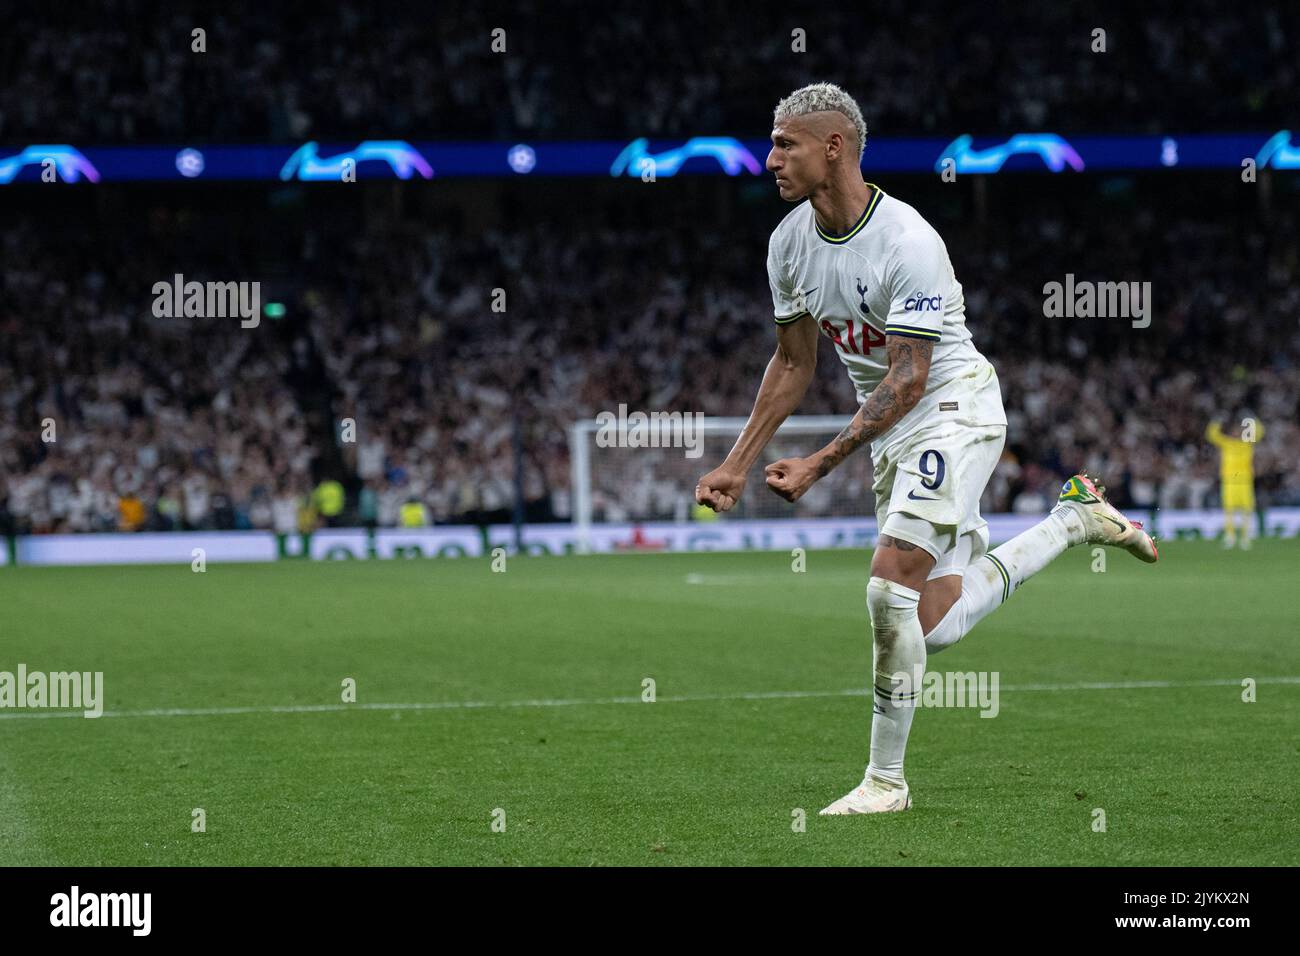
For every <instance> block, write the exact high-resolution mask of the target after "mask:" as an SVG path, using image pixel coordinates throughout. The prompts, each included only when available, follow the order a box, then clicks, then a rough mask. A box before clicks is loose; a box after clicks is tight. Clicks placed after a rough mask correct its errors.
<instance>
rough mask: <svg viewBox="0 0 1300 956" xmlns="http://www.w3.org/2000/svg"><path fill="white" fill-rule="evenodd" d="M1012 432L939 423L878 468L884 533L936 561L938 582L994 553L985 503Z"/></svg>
mask: <svg viewBox="0 0 1300 956" xmlns="http://www.w3.org/2000/svg"><path fill="white" fill-rule="evenodd" d="M1006 437H1007V429H1006V426H1005V425H980V426H972V425H963V424H958V423H956V422H935V423H934V424H933V425H927V426H925V427H922V428H920V429H918V430H917V431H916V432H915V433H914V434H912V435H910V436H908V437H907V439H906V440H904V441H903V442H900V443H899V444H897V445H895V446H893V447H890V448H885V449H882V450H881V451H880V453H879V455H878V456H877V457H876V458H874V459H873V460H872V464H873V466H874V468H875V480H874V482H873V484H872V490H873V491H874V492H875V495H876V527H877V528H879V529H880V534H888V535H890V536H891V537H895V538H900V539H902V540H903V541H909V542H911V543H912V544H915V545H917V546H918V547H921V548H924V549H925V550H926V551H928V552H929V553H930V554H931V555H932V556H933V557H934V561H935V564H934V568H933V570H931V571H930V575H929V577H930V578H938V577H943V576H945V575H949V574H961V573H962V571H963V570H965V568H966V565H968V564H969V563H970V562H971V561H973V560H976V559H978V558H979V556H980V555H982V554H983V553H984V552H985V551H987V550H988V546H989V535H988V522H987V521H985V520H984V518H983V517H982V516H981V515H980V497H981V496H982V495H983V494H984V488H985V487H986V486H987V485H988V483H989V479H990V478H991V477H992V476H993V469H994V468H996V467H997V464H998V459H999V458H1001V457H1002V446H1003V444H1004V443H1005V442H1006Z"/></svg>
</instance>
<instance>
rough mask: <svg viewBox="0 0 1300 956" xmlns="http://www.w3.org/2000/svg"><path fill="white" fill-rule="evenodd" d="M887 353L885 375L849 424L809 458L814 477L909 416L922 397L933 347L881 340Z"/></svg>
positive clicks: (900, 338)
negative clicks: (814, 467) (815, 466)
mask: <svg viewBox="0 0 1300 956" xmlns="http://www.w3.org/2000/svg"><path fill="white" fill-rule="evenodd" d="M885 348H886V349H887V350H888V353H889V371H888V372H886V373H885V377H884V379H883V380H882V381H881V383H880V384H879V385H877V386H876V388H875V391H873V392H872V393H871V394H870V395H868V396H867V400H866V401H865V402H863V403H862V407H861V408H859V409H858V413H857V414H856V415H854V416H853V421H851V422H849V424H848V425H847V426H845V428H844V431H842V432H840V433H839V435H837V436H836V438H835V440H834V441H833V442H831V443H830V444H829V445H827V446H826V447H825V448H823V449H822V450H821V451H819V452H818V453H817V454H816V455H814V456H813V458H814V459H815V460H816V461H817V477H818V478H824V477H826V475H827V474H829V473H830V471H831V469H832V468H834V467H835V466H836V465H838V464H839V463H840V462H842V461H843V460H844V459H845V458H847V457H849V455H851V454H853V453H854V452H855V451H857V450H858V449H859V448H861V447H862V446H863V445H865V444H867V443H868V442H871V441H874V440H875V439H876V438H877V437H878V436H880V435H883V434H884V433H885V432H887V431H888V430H889V429H890V428H892V427H893V426H894V424H895V423H896V422H897V421H898V420H899V419H900V418H902V417H903V416H904V415H906V414H907V413H908V412H910V411H911V410H912V409H913V407H915V405H916V403H917V402H919V401H920V400H921V396H922V395H924V394H925V380H926V379H927V378H928V377H929V375H930V357H931V356H932V355H933V354H934V343H933V342H927V341H926V340H925V339H912V338H904V337H903V336H900V335H887V336H885Z"/></svg>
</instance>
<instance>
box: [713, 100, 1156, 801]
mask: <svg viewBox="0 0 1300 956" xmlns="http://www.w3.org/2000/svg"><path fill="white" fill-rule="evenodd" d="M866 133H867V130H866V124H865V123H864V122H863V120H862V113H861V111H860V110H859V109H858V105H857V103H855V102H854V100H853V98H852V97H850V96H849V95H848V94H847V93H845V92H844V91H843V90H842V89H840V88H839V87H837V86H834V85H832V84H829V83H815V84H812V85H811V86H807V87H804V88H803V89H800V90H796V91H795V92H794V93H792V94H791V95H790V96H788V97H786V98H785V99H784V100H782V101H781V102H780V103H779V104H778V105H777V107H776V114H775V120H774V123H773V129H772V150H771V152H770V153H769V154H768V157H767V168H768V170H769V171H770V172H772V173H773V174H774V175H775V176H776V185H777V189H778V190H779V192H780V194H781V198H782V199H784V200H786V201H787V202H794V203H800V205H798V206H796V207H795V209H794V210H793V211H792V212H790V213H789V214H788V215H787V216H786V217H785V219H784V220H783V221H782V222H781V224H780V225H779V226H777V228H776V230H775V231H774V232H773V233H772V238H771V240H770V242H769V245H768V256H767V272H768V279H769V282H770V285H771V290H772V301H773V304H774V309H775V318H776V334H777V344H776V354H775V355H774V356H773V357H772V360H771V361H770V362H769V363H768V366H767V371H766V373H765V374H764V376H763V381H762V384H761V385H760V387H759V390H758V397H757V398H756V400H755V402H754V409H753V412H752V413H751V414H750V416H749V421H748V423H747V424H746V426H745V428H744V430H743V431H742V432H741V434H740V437H739V438H738V439H737V440H736V443H735V446H734V447H733V448H732V449H731V452H730V453H729V454H728V455H727V458H726V460H725V461H723V463H722V464H721V465H719V466H718V467H717V468H716V469H714V470H713V471H711V472H709V473H708V474H706V475H704V476H703V477H702V478H701V479H700V481H699V484H698V485H697V486H696V489H695V497H696V500H697V501H698V502H700V503H701V504H705V505H708V506H709V507H711V508H713V509H714V510H715V511H727V510H728V509H730V508H732V507H733V506H734V505H735V503H736V500H737V499H738V498H739V497H740V495H741V492H742V491H743V489H744V487H745V482H746V476H747V474H748V472H749V470H750V468H751V467H752V465H753V464H754V462H755V461H756V460H757V458H758V456H759V454H760V453H761V452H762V451H763V449H764V447H766V445H767V443H768V441H769V440H770V439H771V438H772V435H773V434H774V433H775V432H776V430H777V428H778V427H779V426H780V424H781V423H782V422H783V421H785V419H786V418H787V417H788V416H789V415H790V414H791V413H793V412H794V410H795V409H796V408H797V407H798V405H799V402H800V400H801V399H802V398H803V395H804V392H805V391H806V390H807V387H808V384H809V382H810V381H811V379H812V376H813V369H814V367H815V365H816V361H817V333H818V332H819V331H820V332H821V333H822V334H824V335H825V336H827V337H828V338H829V339H830V340H831V342H832V343H833V344H834V347H835V352H836V354H837V355H838V356H839V359H840V361H841V362H843V364H844V367H845V369H846V370H847V371H848V374H849V378H850V379H851V380H852V382H853V385H854V388H855V390H856V392H857V397H858V402H859V405H860V407H859V408H858V412H857V414H856V415H855V416H854V417H853V421H852V422H850V424H849V425H848V426H847V427H846V428H845V429H844V430H843V431H842V432H841V433H840V434H839V436H838V437H836V438H835V440H834V441H832V442H831V443H830V444H828V445H827V446H826V447H825V448H822V449H821V450H820V451H818V452H816V453H815V454H813V455H811V456H809V457H807V458H783V459H781V460H780V461H776V462H773V463H772V464H770V465H768V466H767V468H766V469H765V475H766V480H767V485H768V487H769V488H771V489H772V490H773V491H774V492H776V493H777V494H778V495H780V496H781V497H782V498H784V499H786V500H787V501H791V502H793V501H798V500H799V498H800V497H801V496H802V495H803V494H804V493H805V492H806V491H807V490H808V489H809V487H811V486H812V484H813V483H814V482H816V481H817V479H819V478H821V477H824V476H825V475H826V474H827V473H829V472H830V471H831V470H832V469H833V468H835V467H836V466H837V465H838V464H839V463H840V462H842V461H843V460H844V459H845V458H846V457H847V456H849V455H850V454H852V453H853V452H854V451H856V450H857V449H858V448H860V447H862V446H863V445H866V444H868V443H870V445H871V458H872V464H873V468H874V473H875V481H874V486H873V490H874V492H875V498H876V519H877V522H878V525H877V526H878V528H879V540H878V542H877V547H876V550H875V553H874V554H873V555H872V559H871V578H870V580H869V581H868V582H867V610H868V612H869V614H870V618H871V628H872V635H873V644H874V672H875V681H874V684H875V693H874V706H873V708H872V720H871V751H870V753H871V756H870V762H869V763H868V764H867V768H866V773H865V774H864V777H863V780H862V783H861V784H860V785H858V786H857V787H855V788H854V789H852V790H851V791H849V793H847V794H846V795H845V796H844V797H842V798H841V799H839V800H836V801H835V802H833V803H831V804H830V805H829V806H828V807H826V808H825V809H824V810H822V811H821V812H822V813H823V814H851V813H880V812H887V811H897V810H906V809H908V808H909V807H910V806H911V805H912V799H911V794H910V792H909V790H908V786H907V782H906V780H905V778H904V776H903V754H904V751H905V749H906V747H907V735H908V731H909V730H910V728H911V724H912V717H913V714H914V713H915V708H914V706H913V703H914V700H915V696H916V694H917V692H919V688H915V689H913V688H911V687H910V686H909V682H908V678H907V677H905V676H902V675H913V674H919V673H923V672H924V667H925V660H926V652H927V649H928V650H929V651H932V652H933V651H939V650H942V649H943V648H945V647H948V646H950V645H952V644H954V643H956V642H957V641H959V640H960V639H961V638H962V637H963V636H964V635H965V634H966V633H968V632H969V631H970V630H971V628H973V627H974V626H975V624H976V623H977V622H978V621H979V620H980V619H981V618H982V617H984V616H985V615H986V614H988V613H989V612H990V611H992V610H993V609H994V608H996V607H998V606H999V605H1001V604H1002V603H1003V602H1005V601H1006V600H1007V598H1009V597H1010V596H1011V593H1012V592H1013V591H1014V590H1015V589H1016V588H1017V587H1019V586H1020V585H1021V584H1022V583H1023V582H1024V581H1025V580H1026V579H1027V578H1029V577H1030V576H1031V575H1033V574H1035V573H1037V572H1038V571H1040V570H1041V569H1042V568H1043V567H1045V566H1046V565H1047V564H1048V562H1050V561H1051V560H1052V559H1053V558H1055V557H1056V556H1057V555H1059V554H1061V553H1062V552H1064V551H1065V549H1066V548H1068V547H1070V546H1072V545H1076V544H1081V543H1083V542H1085V541H1086V542H1090V543H1101V544H1108V545H1116V546H1118V547H1121V548H1124V549H1125V550H1127V551H1129V552H1130V553H1132V554H1134V555H1136V556H1137V557H1139V558H1141V559H1142V560H1143V561H1147V562H1154V561H1155V560H1156V547H1155V544H1154V542H1152V540H1151V538H1150V537H1149V536H1148V535H1147V534H1146V532H1145V531H1143V530H1142V529H1141V526H1140V525H1139V524H1137V523H1136V522H1130V521H1129V520H1128V519H1127V518H1125V517H1124V515H1122V514H1121V513H1120V512H1119V511H1117V510H1116V509H1115V508H1113V507H1111V505H1110V504H1109V503H1108V502H1107V501H1106V499H1105V497H1104V488H1102V487H1100V486H1099V485H1098V484H1096V483H1094V482H1093V480H1092V479H1091V478H1089V477H1088V476H1087V475H1085V474H1078V475H1075V476H1073V477H1072V478H1070V479H1069V480H1068V481H1067V482H1066V483H1065V488H1064V489H1063V490H1062V492H1061V495H1060V501H1059V503H1058V504H1057V505H1056V507H1054V508H1053V509H1052V511H1051V513H1050V514H1049V515H1048V516H1047V517H1045V518H1044V519H1043V520H1042V521H1041V522H1039V523H1038V524H1037V525H1035V526H1034V527H1033V528H1031V529H1030V530H1028V531H1026V532H1025V533H1024V534H1021V535H1019V536H1018V537H1016V538H1014V539H1013V540H1011V541H1009V542H1007V543H1006V544H1004V545H1002V546H1000V547H998V548H997V549H995V550H993V551H991V552H990V551H988V543H989V541H988V531H987V522H986V521H984V519H983V518H981V517H980V512H979V501H980V495H981V494H982V492H983V491H984V486H985V485H986V484H987V483H988V480H989V477H990V476H991V475H992V473H993V468H994V466H995V465H996V464H997V461H998V457H999V455H1000V454H1001V452H1002V446H1003V442H1004V440H1005V437H1006V421H1007V420H1006V416H1005V414H1004V412H1003V409H1002V393H1001V388H1000V386H999V384H998V377H997V374H996V373H995V372H994V370H993V366H992V365H990V364H989V362H988V361H987V360H986V359H985V358H984V356H983V355H981V354H980V353H979V351H978V350H976V348H975V346H974V345H973V344H972V343H971V336H970V332H969V331H967V329H966V322H965V312H964V305H963V300H962V289H961V285H960V284H959V283H958V282H957V279H956V277H955V276H954V274H953V269H952V264H951V262H950V261H949V259H948V251H947V249H946V248H945V246H944V244H943V240H942V239H940V238H939V235H938V233H936V232H935V231H934V229H933V228H931V227H930V225H929V224H928V223H927V222H926V221H925V220H924V219H923V218H921V215H920V214H919V213H918V212H917V211H916V210H915V209H913V208H912V207H911V206H909V205H908V204H907V203H905V202H903V201H901V200H899V199H895V198H894V197H892V196H889V195H886V194H885V192H884V191H883V190H881V189H880V187H878V186H875V185H873V184H870V183H865V182H863V180H862V170H861V164H862V151H863V147H864V145H865V142H866ZM804 199H806V200H808V201H807V202H801V200H804Z"/></svg>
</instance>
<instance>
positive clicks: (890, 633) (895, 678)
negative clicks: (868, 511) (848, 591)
mask: <svg viewBox="0 0 1300 956" xmlns="http://www.w3.org/2000/svg"><path fill="white" fill-rule="evenodd" d="M920 601H921V594H920V592H919V591H913V590H912V589H911V588H907V587H903V585H901V584H898V583H896V582H894V581H887V580H885V579H884V578H878V577H873V578H872V579H871V580H870V581H869V582H868V583H867V610H868V611H869V612H870V613H871V630H872V635H873V638H874V641H873V643H874V658H875V687H874V689H873V691H872V708H871V762H870V763H869V764H867V776H870V777H875V778H876V779H878V780H883V781H887V782H888V783H891V784H894V785H895V786H902V785H903V754H904V752H905V751H906V750H907V735H908V732H909V731H910V730H911V729H912V717H913V715H914V714H915V713H916V706H915V704H916V700H917V697H918V695H919V694H920V691H921V686H920V678H921V675H922V674H923V673H924V672H925V635H923V634H922V633H921V620H920V618H918V617H917V616H916V609H917V605H918V604H920ZM899 675H905V676H903V677H900V676H899Z"/></svg>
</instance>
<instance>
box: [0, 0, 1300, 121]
mask: <svg viewBox="0 0 1300 956" xmlns="http://www.w3.org/2000/svg"><path fill="white" fill-rule="evenodd" d="M4 7H16V4H13V3H4V4H0V19H2V20H3V22H4V24H5V29H4V30H3V31H0V143H9V144H18V143H28V142H38V143H48V142H72V143H78V144H97V143H99V144H102V143H119V142H121V143H129V142H151V141H168V140H170V141H178V140H197V141H201V142H219V141H222V140H232V139H247V140H257V141H267V140H271V141H275V142H297V141H302V140H308V139H326V138H336V139H348V138H381V139H393V138H398V137H404V138H411V139H418V138H420V137H428V138H445V137H493V138H501V139H515V138H524V137H552V138H562V137H598V138H609V137H628V138H631V137H638V136H652V137H653V136H662V137H676V136H693V135H699V134H701V133H709V134H715V135H717V134H732V135H742V134H744V135H753V133H754V131H755V129H756V127H759V126H761V124H762V123H764V122H766V119H767V118H768V117H769V116H770V115H771V111H772V106H773V103H772V102H771V96H770V91H771V90H791V89H795V88H797V87H799V86H802V85H803V84H805V83H808V82H812V81H815V80H820V79H825V78H826V73H827V71H828V70H830V71H832V72H833V73H834V76H835V78H836V80H837V82H839V83H840V84H841V85H842V86H844V87H845V88H846V89H848V90H849V91H850V92H852V93H854V94H855V95H856V96H857V97H858V99H859V102H860V103H861V105H862V108H863V112H864V114H865V115H866V116H867V117H868V125H869V128H870V129H871V130H872V131H873V132H878V133H882V134H887V135H891V136H900V135H909V134H915V135H936V136H943V135H950V136H956V135H958V134H960V133H965V132H970V133H976V134H978V133H997V132H1001V131H1006V130H1019V129H1029V130H1034V129H1048V130H1057V131H1062V132H1067V131H1069V132H1080V131H1108V132H1144V133H1165V132H1175V133H1176V132H1189V131H1197V130H1208V129H1214V128H1221V129H1250V130H1258V129H1277V128H1281V127H1282V126H1285V125H1286V124H1287V123H1289V122H1290V121H1291V120H1292V119H1293V107H1294V94H1293V91H1294V90H1295V88H1296V87H1297V86H1298V85H1300V76H1298V75H1297V71H1298V67H1297V63H1296V58H1295V55H1294V51H1295V49H1296V48H1297V46H1300V9H1298V8H1297V7H1296V6H1295V5H1293V4H1270V3H1264V4H1239V5H1237V6H1236V7H1234V8H1233V10H1232V16H1224V15H1223V10H1222V7H1221V5H1219V4H1215V3H1211V2H1209V0H1181V2H1180V0H1156V2H1148V3H1143V4H1133V5H1116V6H1114V7H1112V8H1110V9H1107V10H1105V11H1100V10H1098V11H1095V12H1094V11H1093V10H1091V8H1089V9H1087V10H1084V9H1083V8H1080V7H1078V6H1077V5H1069V4H1064V5H1051V4H1046V5H1044V4H1040V5H1029V4H1024V5H1019V6H1017V5H1011V6H1009V7H1005V8H1004V7H998V6H990V5H988V4H970V3H961V2H956V0H950V2H942V3H933V4H917V3H913V2H910V0H884V2H880V3H874V4H872V5H871V7H870V9H869V10H864V9H862V8H861V7H860V6H857V5H850V4H839V5H836V4H816V5H809V6H805V7H802V8H796V7H792V6H791V5H790V4H788V3H776V2H774V0H756V2H750V3H746V4H745V5H744V7H743V11H744V12H743V15H737V9H738V8H737V6H736V5H735V4H729V3H725V2H723V0H704V2H698V3H691V4H689V5H683V6H681V7H679V8H673V7H671V6H669V7H664V6H663V5H660V4H592V3H585V2H579V0H545V2H543V0H532V2H524V3H509V4H503V3H499V2H492V0H488V2H483V3H474V4H440V5H438V7H437V9H436V11H429V10H427V9H425V8H424V7H422V6H420V5H402V4H365V3H361V2H358V0H343V2H340V3H336V4H331V5H329V7H327V8H322V7H321V6H320V5H318V4H311V3H306V2H303V0H289V2H283V3H275V4H240V5H224V6H223V7H221V8H220V9H219V10H215V9H214V8H213V7H211V6H210V5H205V4H199V3H196V2H193V0H171V2H167V3H162V2H160V0H108V2H105V3H97V4H55V5H53V6H52V7H49V8H48V9H47V8H45V7H32V6H31V5H26V7H25V8H24V9H23V11H22V16H16V15H14V11H10V12H9V13H6V12H4V10H3V8H4ZM196 29H197V30H202V31H204V32H203V35H202V37H201V39H199V38H196V37H195V34H194V31H195V30H196ZM498 29H499V30H501V31H503V33H501V34H495V33H494V31H495V30H498ZM1098 29H1101V30H1104V31H1106V36H1105V52H1094V46H1095V44H1096V42H1097V37H1096V36H1095V35H1094V31H1095V30H1098ZM796 31H803V32H802V34H796ZM494 40H495V42H496V48H495V50H494V47H493V43H494ZM200 42H201V45H202V52H196V47H197V46H199V45H200ZM502 44H504V49H502V48H501V45H502ZM800 44H802V46H801V47H800ZM796 48H797V49H796ZM937 65H941V66H937ZM756 75H758V76H762V77H763V82H762V83H755V82H754V80H753V78H754V77H755V76H756ZM899 77H906V81H905V82H902V81H899V80H898V79H897V78H899ZM576 104H580V107H577V106H575V105H576ZM54 134H57V138H55V139H51V138H50V137H51V135H54Z"/></svg>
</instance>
